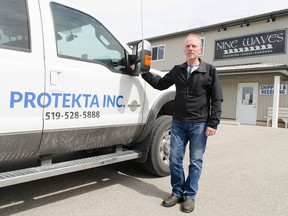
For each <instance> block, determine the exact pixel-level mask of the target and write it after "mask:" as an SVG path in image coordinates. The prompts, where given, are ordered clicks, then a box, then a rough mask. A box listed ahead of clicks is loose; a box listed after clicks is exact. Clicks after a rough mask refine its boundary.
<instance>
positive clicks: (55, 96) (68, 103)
mask: <svg viewBox="0 0 288 216" xmlns="http://www.w3.org/2000/svg"><path fill="white" fill-rule="evenodd" d="M123 99H124V96H123V95H109V94H107V95H102V96H99V95H97V94H74V93H51V94H49V93H46V92H42V93H40V94H35V93H34V92H19V91H12V92H11V93H10V108H15V107H17V108H48V107H49V108H95V107H96V108H121V107H125V105H124V104H123Z"/></svg>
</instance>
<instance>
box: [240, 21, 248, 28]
mask: <svg viewBox="0 0 288 216" xmlns="http://www.w3.org/2000/svg"><path fill="white" fill-rule="evenodd" d="M249 25H250V23H249V22H248V21H247V20H245V19H244V20H243V21H242V23H241V25H240V27H244V26H249Z"/></svg>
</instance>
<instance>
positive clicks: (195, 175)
mask: <svg viewBox="0 0 288 216" xmlns="http://www.w3.org/2000/svg"><path fill="white" fill-rule="evenodd" d="M206 126H207V125H206V123H205V122H183V121H179V120H175V119H173V121H172V127H171V143H170V158H169V160H170V172H171V185H172V194H173V195H174V196H176V197H183V198H184V199H195V197H196V194H197V191H198V181H199V178H200V175H201V171H202V164H203V155H204V152H205V149H206V142H207V136H206V135H205V131H206ZM188 141H189V157H190V160H189V161H190V165H189V173H188V177H187V179H185V174H184V170H183V158H184V155H185V149H186V145H187V143H188Z"/></svg>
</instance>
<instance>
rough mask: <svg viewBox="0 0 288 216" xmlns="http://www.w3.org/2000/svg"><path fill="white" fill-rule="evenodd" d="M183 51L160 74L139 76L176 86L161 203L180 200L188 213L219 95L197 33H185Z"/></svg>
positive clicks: (213, 126)
mask: <svg viewBox="0 0 288 216" xmlns="http://www.w3.org/2000/svg"><path fill="white" fill-rule="evenodd" d="M184 52H185V56H186V62H184V63H183V64H180V65H175V66H174V67H173V69H172V70H171V71H170V72H169V73H167V74H166V75H165V76H164V77H162V78H160V77H157V76H155V75H153V74H152V73H150V72H147V73H145V74H142V77H143V79H144V80H146V81H147V82H148V83H149V84H150V85H151V86H153V87H154V88H156V89H159V90H164V89H167V88H169V87H170V86H172V85H173V84H175V86H176V96H175V107H174V113H173V121H172V126H171V143H170V158H169V160H170V173H171V186H172V194H171V195H170V196H169V197H168V198H166V199H165V200H164V201H163V202H162V205H163V206H165V207H171V206H174V205H175V204H176V203H178V202H181V201H182V200H184V201H183V203H182V206H181V211H183V212H186V213H189V212H192V211H193V210H194V205H195V197H196V194H197V191H198V181H199V178H200V175H201V171H202V163H203V154H204V152H205V149H206V142H207V137H208V136H213V135H215V134H216V129H217V126H218V124H219V123H220V115H221V103H222V101H223V95H222V90H221V86H220V83H219V79H218V75H217V72H216V69H215V67H214V66H212V65H210V64H207V63H206V62H203V61H202V60H201V59H200V58H199V54H200V53H201V52H202V43H201V38H200V37H199V36H198V35H195V34H189V35H188V36H187V37H186V39H185V48H184ZM188 142H189V151H190V152H189V157H190V165H189V173H188V177H187V178H185V174H184V170H183V158H184V155H185V148H186V145H187V143H188Z"/></svg>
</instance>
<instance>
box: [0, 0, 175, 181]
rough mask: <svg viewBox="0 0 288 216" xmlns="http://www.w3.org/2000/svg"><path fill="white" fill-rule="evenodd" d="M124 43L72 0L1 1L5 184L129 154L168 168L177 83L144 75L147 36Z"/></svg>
mask: <svg viewBox="0 0 288 216" xmlns="http://www.w3.org/2000/svg"><path fill="white" fill-rule="evenodd" d="M125 47H126V46H124V45H122V44H121V43H120V42H119V41H118V40H117V39H116V38H115V37H114V36H113V35H112V34H111V33H110V32H109V31H108V30H107V29H106V28H105V26H104V25H102V24H101V23H100V22H99V21H98V20H97V19H95V17H94V15H93V14H92V13H90V12H89V11H85V10H83V9H80V8H79V7H78V6H75V5H72V4H71V3H68V2H64V1H62V0H53V1H52V0H1V1H0V65H1V71H0V74H1V84H0V187H5V186H8V185H13V184H18V183H22V182H27V181H32V180H37V179H41V178H46V177H50V176H55V175H60V174H64V173H69V172H75V171H79V170H83V169H88V168H94V167H98V166H103V165H108V164H112V163H118V162H121V161H126V160H132V159H134V160H135V161H138V162H140V163H141V164H142V165H143V167H145V168H146V169H147V170H148V171H150V172H151V173H154V174H155V175H158V176H165V175H169V161H168V159H169V142H170V124H171V116H172V112H173V106H174V96H175V90H174V89H173V88H170V89H168V90H165V91H161V92H160V91H158V90H154V89H153V88H152V87H150V85H148V84H146V83H145V81H144V80H143V79H142V77H141V76H139V74H141V73H143V72H145V71H147V70H149V49H148V50H147V49H146V47H149V43H148V44H147V41H141V42H140V43H139V44H138V45H137V46H135V47H134V48H135V49H134V51H135V52H134V53H133V52H132V50H131V51H130V50H129V49H128V48H125ZM147 54H148V55H147ZM132 60H133V61H132ZM132 63H135V64H136V69H135V70H134V71H133V70H132V69H131V68H130V64H132ZM95 171H96V170H95Z"/></svg>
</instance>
